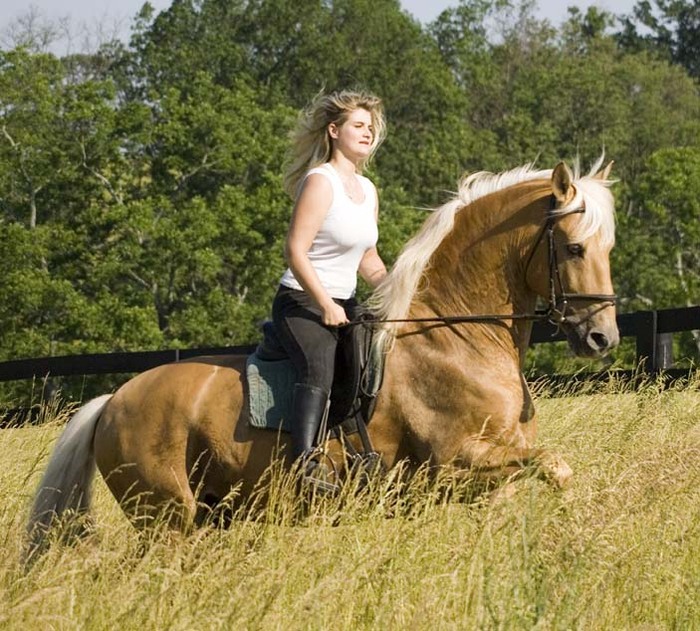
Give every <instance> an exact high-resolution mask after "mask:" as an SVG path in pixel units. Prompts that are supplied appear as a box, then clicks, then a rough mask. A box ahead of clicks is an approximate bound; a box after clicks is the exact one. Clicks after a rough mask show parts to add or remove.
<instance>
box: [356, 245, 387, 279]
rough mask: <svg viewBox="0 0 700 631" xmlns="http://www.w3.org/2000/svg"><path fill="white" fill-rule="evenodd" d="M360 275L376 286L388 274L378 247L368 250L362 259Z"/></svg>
mask: <svg viewBox="0 0 700 631" xmlns="http://www.w3.org/2000/svg"><path fill="white" fill-rule="evenodd" d="M360 276H362V278H364V279H365V280H366V281H367V282H368V283H369V285H370V287H372V288H374V287H376V286H377V285H379V283H380V282H381V281H382V279H383V278H384V277H385V276H386V267H385V265H384V261H382V259H381V257H380V256H379V252H377V248H370V249H369V250H367V251H366V252H365V254H364V256H363V257H362V260H361V261H360Z"/></svg>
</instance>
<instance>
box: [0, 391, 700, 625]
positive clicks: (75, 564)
mask: <svg viewBox="0 0 700 631" xmlns="http://www.w3.org/2000/svg"><path fill="white" fill-rule="evenodd" d="M538 411H539V413H540V444H542V445H545V446H548V447H550V448H553V449H556V450H557V451H559V452H560V453H562V455H564V457H565V458H566V460H567V461H568V462H569V464H570V465H571V466H572V467H573V469H574V472H575V478H574V480H573V482H572V484H571V486H570V488H569V489H567V490H566V491H565V492H564V493H560V492H556V491H554V490H552V489H551V488H549V487H547V486H546V485H544V484H543V483H541V482H538V481H535V480H532V479H523V480H520V481H519V482H518V483H517V491H516V493H515V494H514V496H513V497H512V498H511V499H509V500H506V501H501V502H497V503H489V502H487V501H482V502H472V503H469V502H457V501H454V499H453V500H446V499H444V495H443V494H439V493H437V492H436V491H435V490H434V486H433V485H431V483H429V482H426V480H425V479H417V480H416V481H415V482H414V483H413V484H411V485H410V486H409V488H408V489H406V490H405V491H404V492H403V493H400V494H399V493H395V492H393V491H392V487H391V486H390V485H384V486H383V487H382V488H378V489H377V490H375V491H374V492H372V493H370V494H369V495H368V496H367V497H362V498H359V499H347V500H346V501H345V502H344V503H343V504H342V505H341V504H338V503H330V504H328V505H325V506H320V507H316V508H313V509H312V510H311V511H310V513H309V514H308V515H307V516H306V517H305V518H303V519H296V520H294V519H292V518H291V517H290V515H292V514H293V513H294V505H293V499H292V498H291V497H288V496H284V495H282V496H280V497H278V499H277V501H276V503H275V505H274V506H273V507H272V508H270V509H269V510H268V511H267V512H266V513H263V514H262V515H258V516H257V517H256V518H255V519H253V518H249V519H244V520H240V521H237V522H235V523H234V525H233V527H232V528H231V529H230V530H226V531H221V530H213V529H203V530H200V531H198V532H196V533H195V534H193V535H191V536H189V537H186V538H180V539H173V538H172V537H170V538H169V537H167V536H165V535H163V534H162V533H161V532H159V531H155V532H151V533H148V534H146V535H143V536H137V534H136V533H135V531H134V530H133V529H132V528H131V526H130V525H129V524H128V523H127V522H126V520H125V518H124V517H123V516H122V514H121V512H120V510H119V509H118V507H117V506H116V504H115V502H114V501H113V500H112V498H111V496H110V495H109V494H108V492H107V491H106V488H105V487H104V484H103V483H102V481H101V479H100V478H99V476H98V478H97V484H96V487H97V488H96V498H95V499H96V501H95V509H94V517H95V524H96V525H95V530H94V534H93V535H92V536H91V537H89V538H87V539H85V540H83V541H82V542H80V543H78V544H77V545H73V546H53V547H52V548H51V549H50V550H49V551H48V553H47V554H46V555H44V556H43V557H42V558H41V559H40V560H39V561H38V562H37V563H36V564H35V565H34V566H33V567H32V568H31V569H29V570H28V571H26V572H23V571H22V570H21V568H20V566H19V563H18V560H19V557H20V549H21V542H22V534H23V525H24V521H25V519H26V514H27V510H28V504H29V501H30V497H31V495H32V493H33V490H34V487H35V485H36V484H37V482H38V478H39V476H40V475H41V472H42V470H43V466H44V463H45V460H46V457H47V455H48V453H49V451H50V449H51V448H52V445H53V442H54V440H55V438H56V436H57V435H58V433H59V431H60V429H61V421H62V420H63V421H64V420H65V419H61V418H58V419H55V420H54V421H52V422H50V423H48V424H46V425H43V426H40V427H27V428H19V429H7V430H2V431H0V494H1V495H0V496H1V498H2V501H1V502H0V540H1V541H2V544H3V550H4V554H3V556H2V558H1V559H0V628H2V629H116V628H119V629H140V630H143V629H183V630H184V629H307V628H308V629H330V628H333V629H356V628H357V629H375V628H382V629H508V630H510V629H587V630H588V629H606V630H609V629H631V630H632V629H635V630H639V631H648V630H652V629H700V380H697V379H696V380H695V381H694V382H693V383H691V384H690V385H686V386H685V387H683V388H677V389H675V390H670V391H662V390H661V389H660V388H658V387H656V386H655V385H653V384H650V385H648V386H647V387H645V388H643V389H642V390H641V391H639V392H637V393H633V392H625V391H624V389H623V388H620V387H615V386H614V385H611V386H609V387H608V388H607V390H605V391H604V392H602V393H599V394H589V395H582V396H562V397H556V398H555V397H550V396H548V395H547V394H546V393H540V395H539V396H538ZM457 490H464V489H457ZM389 513H391V514H392V516H391V517H388V516H387V515H388V514H389Z"/></svg>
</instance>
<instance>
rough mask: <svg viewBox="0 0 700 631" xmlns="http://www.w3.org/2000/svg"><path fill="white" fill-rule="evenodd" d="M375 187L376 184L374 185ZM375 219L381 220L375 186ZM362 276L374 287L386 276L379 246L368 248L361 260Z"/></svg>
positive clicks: (360, 270)
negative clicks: (378, 250)
mask: <svg viewBox="0 0 700 631" xmlns="http://www.w3.org/2000/svg"><path fill="white" fill-rule="evenodd" d="M372 188H374V185H373V186H372ZM374 220H375V221H376V222H379V197H378V196H377V189H376V188H374ZM359 272H360V276H362V278H364V279H365V280H366V281H367V283H369V286H370V287H372V288H373V289H374V288H375V287H376V286H377V285H379V283H381V282H382V279H383V278H384V277H385V276H386V266H385V265H384V261H382V259H381V257H380V256H379V252H377V248H376V247H375V248H370V249H369V250H367V251H366V252H365V254H364V256H363V257H362V260H361V261H360V269H359Z"/></svg>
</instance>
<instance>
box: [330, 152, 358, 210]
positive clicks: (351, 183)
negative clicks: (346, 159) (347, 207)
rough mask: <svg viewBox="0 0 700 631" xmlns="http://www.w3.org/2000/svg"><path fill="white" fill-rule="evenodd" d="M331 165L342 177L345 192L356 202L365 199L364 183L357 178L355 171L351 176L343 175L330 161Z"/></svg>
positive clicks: (341, 181)
mask: <svg viewBox="0 0 700 631" xmlns="http://www.w3.org/2000/svg"><path fill="white" fill-rule="evenodd" d="M328 164H329V165H330V167H331V168H332V169H333V170H334V171H335V172H336V174H337V175H338V177H339V178H340V183H341V184H342V185H343V190H344V191H345V194H346V195H347V196H348V197H349V198H350V199H351V200H352V201H353V202H355V203H356V204H359V203H361V202H363V201H364V191H363V190H362V184H360V181H359V180H358V179H357V176H356V175H355V174H354V173H353V174H352V175H350V176H347V175H343V174H342V173H340V171H338V169H336V168H335V167H334V166H333V165H332V164H330V162H329V163H328Z"/></svg>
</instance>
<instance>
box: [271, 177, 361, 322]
mask: <svg viewBox="0 0 700 631" xmlns="http://www.w3.org/2000/svg"><path fill="white" fill-rule="evenodd" d="M332 202H333V188H332V187H331V184H330V182H329V181H328V180H327V178H325V177H324V176H323V175H320V174H316V173H314V174H312V175H309V176H308V177H307V178H306V180H305V181H304V184H303V186H302V189H301V192H300V193H299V197H298V198H297V201H296V204H295V205H294V212H293V213H292V220H291V222H290V224H289V232H288V233H287V241H286V243H285V248H284V254H285V257H286V259H287V263H288V264H289V268H290V269H291V270H292V273H293V274H294V278H296V279H297V281H298V282H299V284H300V285H301V286H302V287H303V288H304V291H305V292H306V293H307V294H309V296H311V298H312V299H313V300H314V302H315V303H316V304H317V305H318V306H319V308H320V309H321V317H322V321H323V323H324V324H326V325H328V326H340V325H342V324H346V323H347V321H348V318H347V315H346V314H345V310H344V309H343V308H342V307H341V306H340V305H338V304H336V303H335V302H333V299H332V298H331V297H330V296H329V295H328V292H327V291H326V290H325V289H324V288H323V285H321V281H320V280H319V278H318V274H316V270H315V269H314V268H313V266H312V265H311V261H309V257H308V252H309V249H310V248H311V244H312V243H313V240H314V238H315V237H316V235H317V234H318V231H319V230H320V229H321V226H322V225H323V221H324V219H325V218H326V214H327V213H328V209H329V208H330V206H331V203H332Z"/></svg>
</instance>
